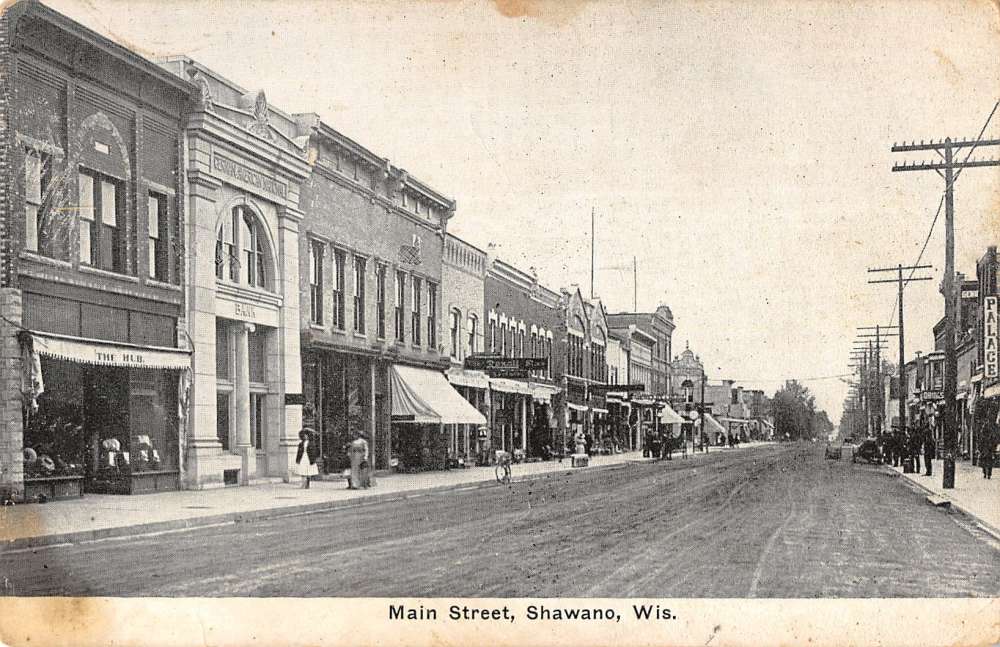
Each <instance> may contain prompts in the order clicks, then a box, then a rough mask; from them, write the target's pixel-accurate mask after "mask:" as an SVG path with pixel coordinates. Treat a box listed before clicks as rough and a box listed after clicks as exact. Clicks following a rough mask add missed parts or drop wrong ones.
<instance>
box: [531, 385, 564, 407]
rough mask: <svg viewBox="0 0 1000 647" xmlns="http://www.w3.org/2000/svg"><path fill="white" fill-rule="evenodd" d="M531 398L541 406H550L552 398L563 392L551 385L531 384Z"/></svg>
mask: <svg viewBox="0 0 1000 647" xmlns="http://www.w3.org/2000/svg"><path fill="white" fill-rule="evenodd" d="M529 387H530V388H531V397H532V399H534V401H535V402H538V403H539V404H548V403H549V402H551V401H552V396H553V395H555V394H557V393H559V391H560V390H561V389H560V388H559V387H558V386H552V385H549V384H530V385H529Z"/></svg>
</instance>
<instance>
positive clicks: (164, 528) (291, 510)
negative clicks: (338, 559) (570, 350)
mask: <svg viewBox="0 0 1000 647" xmlns="http://www.w3.org/2000/svg"><path fill="white" fill-rule="evenodd" d="M642 462H644V461H642V460H638V461H633V460H626V461H623V462H621V463H609V464H606V465H591V466H589V467H584V468H579V467H577V468H573V467H568V466H567V467H566V468H565V469H555V470H552V471H551V472H539V473H538V474H532V475H530V476H522V477H519V478H515V479H513V482H514V483H525V482H530V481H534V480H537V479H539V478H542V477H549V476H553V475H568V474H573V473H579V472H584V471H591V472H593V471H603V470H608V469H621V468H625V467H628V466H629V465H630V464H633V463H637V464H639V463H642ZM490 485H499V484H497V482H496V479H483V480H481V481H468V482H465V483H454V484H449V485H438V486H433V487H426V488H415V489H412V490H399V491H397V492H389V493H386V494H371V495H367V496H361V497H357V498H353V499H341V500H338V501H321V502H317V503H303V504H301V505H294V506H285V507H280V508H264V509H261V510H247V511H244V512H224V513H220V514H213V515H206V516H201V517H191V518H188V519H170V520H167V521H153V522H150V523H144V524H137V525H132V526H114V527H111V528H96V529H93V530H76V531H72V532H65V533H55V534H51V535H36V536H34V537H17V538H15V539H7V540H0V554H2V553H3V552H6V551H16V550H24V549H28V548H45V547H49V546H55V545H59V544H78V543H82V542H89V541H98V540H102V539H118V538H122V537H136V536H140V535H150V534H155V533H162V532H171V531H184V530H197V529H198V528H206V527H210V526H219V525H223V524H230V523H232V524H236V523H247V522H253V521H267V520H271V519H280V518H283V517H296V516H302V515H306V514H316V513H322V512H334V511H336V510H342V509H347V508H357V507H362V506H369V505H377V504H380V503H390V502H393V501H402V500H404V499H408V498H412V497H417V496H424V495H427V494H435V493H437V492H447V491H449V490H457V489H460V488H469V489H473V488H474V489H485V488H486V487H488V486H490Z"/></svg>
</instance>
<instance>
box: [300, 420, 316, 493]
mask: <svg viewBox="0 0 1000 647" xmlns="http://www.w3.org/2000/svg"><path fill="white" fill-rule="evenodd" d="M312 433H313V430H312V429H309V428H308V427H305V428H303V429H302V431H300V432H299V449H298V451H296V452H295V473H296V474H298V475H299V476H301V477H302V488H303V489H304V490H308V489H309V482H310V481H311V480H312V477H314V476H316V475H317V474H319V468H318V467H316V461H317V460H319V445H317V444H316V443H315V442H313V441H312Z"/></svg>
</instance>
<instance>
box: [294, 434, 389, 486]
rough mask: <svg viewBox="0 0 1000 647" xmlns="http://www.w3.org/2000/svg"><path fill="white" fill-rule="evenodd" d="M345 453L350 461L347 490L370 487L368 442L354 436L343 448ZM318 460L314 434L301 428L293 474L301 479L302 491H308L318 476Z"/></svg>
mask: <svg viewBox="0 0 1000 647" xmlns="http://www.w3.org/2000/svg"><path fill="white" fill-rule="evenodd" d="M345 451H346V452H347V455H348V457H349V458H350V461H351V468H350V471H349V472H348V473H347V489H349V490H358V489H361V488H368V487H371V486H372V485H373V483H374V479H373V478H372V470H371V464H370V462H369V457H368V441H367V440H365V439H364V437H363V436H361V435H360V434H356V435H355V438H354V440H353V441H352V442H350V443H348V445H347V446H346V447H345ZM319 458H320V452H319V442H318V441H317V440H316V432H315V431H314V430H313V429H311V428H310V427H303V428H302V431H300V432H299V447H298V450H297V451H296V452H295V473H296V474H297V475H298V476H300V477H301V478H302V488H303V489H306V490H308V489H309V484H310V483H311V482H312V479H313V477H315V476H318V475H319V465H318V463H319Z"/></svg>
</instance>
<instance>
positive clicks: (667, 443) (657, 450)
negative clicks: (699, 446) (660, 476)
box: [642, 431, 687, 461]
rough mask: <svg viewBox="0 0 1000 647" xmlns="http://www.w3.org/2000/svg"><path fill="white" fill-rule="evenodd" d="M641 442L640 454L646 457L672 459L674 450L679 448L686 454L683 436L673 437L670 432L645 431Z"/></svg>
mask: <svg viewBox="0 0 1000 647" xmlns="http://www.w3.org/2000/svg"><path fill="white" fill-rule="evenodd" d="M644 440H645V442H643V445H642V447H643V449H642V455H643V456H645V457H647V458H657V459H662V458H665V459H667V460H668V461H669V460H673V457H674V452H675V451H677V450H678V449H680V450H681V451H682V452H683V455H685V456H686V455H687V443H685V442H684V439H683V437H680V438H674V437H673V435H671V434H670V433H663V432H659V433H656V432H653V431H647V432H646V436H645V439H644Z"/></svg>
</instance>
